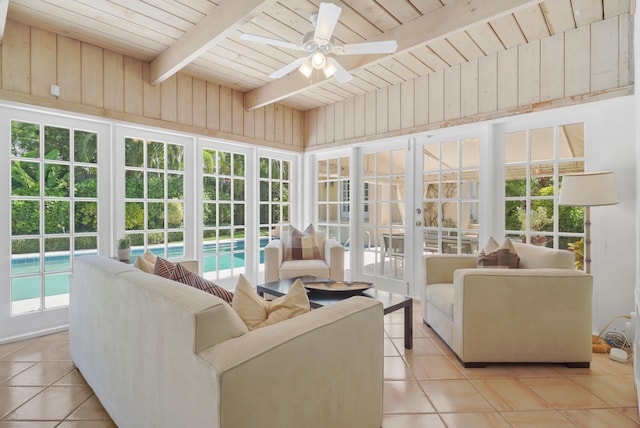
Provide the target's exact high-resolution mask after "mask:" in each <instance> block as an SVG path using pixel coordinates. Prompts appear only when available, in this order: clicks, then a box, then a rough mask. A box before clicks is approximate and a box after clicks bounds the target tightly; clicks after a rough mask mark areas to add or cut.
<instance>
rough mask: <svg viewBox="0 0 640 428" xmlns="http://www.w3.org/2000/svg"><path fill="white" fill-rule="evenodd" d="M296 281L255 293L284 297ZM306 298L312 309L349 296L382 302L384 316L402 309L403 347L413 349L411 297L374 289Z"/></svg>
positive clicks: (277, 283) (305, 278) (316, 293)
mask: <svg viewBox="0 0 640 428" xmlns="http://www.w3.org/2000/svg"><path fill="white" fill-rule="evenodd" d="M300 278H301V279H302V281H303V282H314V281H322V279H320V278H316V277H313V276H303V277H300ZM296 279H298V278H289V279H281V280H280V281H273V282H267V283H266V284H261V285H258V286H257V292H258V294H259V295H261V296H264V295H265V294H269V295H272V296H275V297H280V296H284V295H285V294H287V292H288V291H289V287H291V285H292V284H293V283H294V281H295V280H296ZM308 296H309V303H310V304H311V308H312V309H317V308H321V307H323V306H327V305H331V304H333V303H338V302H341V301H343V300H345V299H347V298H349V297H351V296H365V297H370V298H372V299H376V300H378V301H380V302H382V306H383V307H384V314H385V315H387V314H390V313H391V312H395V311H397V310H399V309H404V347H405V348H406V349H411V348H413V299H412V298H411V297H408V296H403V295H402V294H396V293H390V292H388V291H382V290H377V289H376V288H375V287H373V288H369V289H367V290H364V291H360V292H350V291H349V292H347V291H316V290H312V291H309V292H308Z"/></svg>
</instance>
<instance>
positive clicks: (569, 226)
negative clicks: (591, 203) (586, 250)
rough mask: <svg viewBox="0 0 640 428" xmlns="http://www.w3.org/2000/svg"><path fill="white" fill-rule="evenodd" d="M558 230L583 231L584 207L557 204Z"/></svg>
mask: <svg viewBox="0 0 640 428" xmlns="http://www.w3.org/2000/svg"><path fill="white" fill-rule="evenodd" d="M558 230H559V231H560V232H565V233H566V232H569V233H584V207H570V206H559V207H558ZM576 239H577V238H576Z"/></svg>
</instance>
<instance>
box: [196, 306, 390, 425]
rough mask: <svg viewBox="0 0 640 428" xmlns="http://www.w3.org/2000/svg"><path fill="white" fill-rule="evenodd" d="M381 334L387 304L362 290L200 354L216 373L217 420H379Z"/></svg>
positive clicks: (292, 422) (296, 422) (321, 422)
mask: <svg viewBox="0 0 640 428" xmlns="http://www.w3.org/2000/svg"><path fill="white" fill-rule="evenodd" d="M383 334H384V333H383V308H382V304H381V303H380V302H378V301H376V300H374V299H370V298H367V297H362V296H358V297H353V298H350V299H347V300H345V301H343V302H339V303H336V304H333V305H329V306H326V307H323V308H320V309H316V310H313V311H311V312H309V313H307V314H304V315H301V316H298V317H295V318H292V319H289V320H286V321H282V322H280V323H277V324H274V325H271V326H268V327H263V328H261V329H257V330H254V331H251V332H249V333H247V334H245V335H243V336H241V337H238V338H235V339H232V340H228V341H226V342H222V343H219V344H217V345H215V346H212V347H210V348H208V349H206V350H204V351H202V352H200V353H198V356H199V357H200V358H201V359H203V360H204V361H205V362H207V363H208V364H209V365H210V366H211V367H213V369H215V371H216V372H217V373H218V376H219V383H220V394H219V396H220V415H221V421H220V426H223V427H235V428H243V427H247V428H248V427H258V426H264V427H294V426H300V427H305V426H309V427H310V426H326V427H344V428H347V427H354V426H358V427H371V428H373V427H376V428H377V427H380V426H381V424H382V387H383V358H384V351H383ZM276 409H277V411H274V410H276ZM302 409H304V411H303V410H302ZM327 409H331V410H330V411H329V410H327Z"/></svg>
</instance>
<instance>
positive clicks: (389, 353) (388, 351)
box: [384, 339, 400, 357]
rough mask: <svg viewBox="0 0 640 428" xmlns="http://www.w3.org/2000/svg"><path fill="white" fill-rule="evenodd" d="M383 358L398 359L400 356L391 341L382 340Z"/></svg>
mask: <svg viewBox="0 0 640 428" xmlns="http://www.w3.org/2000/svg"><path fill="white" fill-rule="evenodd" d="M384 356H385V357H399V356H400V354H399V353H398V350H397V349H396V347H395V346H394V344H393V341H392V340H391V339H384Z"/></svg>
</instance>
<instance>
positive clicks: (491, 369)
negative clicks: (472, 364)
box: [456, 362, 517, 379]
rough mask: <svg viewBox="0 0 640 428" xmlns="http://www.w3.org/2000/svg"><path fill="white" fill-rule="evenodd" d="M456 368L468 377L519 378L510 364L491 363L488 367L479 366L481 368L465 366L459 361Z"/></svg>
mask: <svg viewBox="0 0 640 428" xmlns="http://www.w3.org/2000/svg"><path fill="white" fill-rule="evenodd" d="M456 368H457V369H458V370H460V372H461V373H462V374H463V375H464V377H466V378H467V379H487V378H489V379H500V378H505V379H512V378H517V376H516V374H515V373H514V372H513V371H511V370H509V366H508V365H490V366H487V367H479V368H470V369H467V368H465V367H464V366H463V365H462V364H460V363H459V362H458V364H457V365H456Z"/></svg>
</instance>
